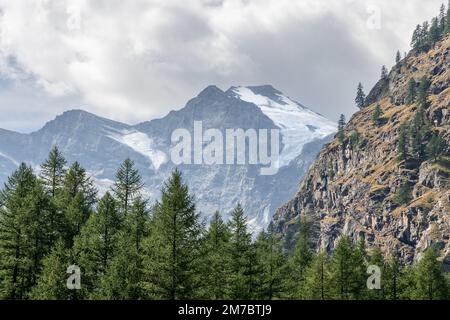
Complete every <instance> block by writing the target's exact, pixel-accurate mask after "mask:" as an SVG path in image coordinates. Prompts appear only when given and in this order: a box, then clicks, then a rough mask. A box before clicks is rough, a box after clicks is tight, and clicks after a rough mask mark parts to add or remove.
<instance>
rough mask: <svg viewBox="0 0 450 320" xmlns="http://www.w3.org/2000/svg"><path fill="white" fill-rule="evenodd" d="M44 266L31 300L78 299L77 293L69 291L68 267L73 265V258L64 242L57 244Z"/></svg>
mask: <svg viewBox="0 0 450 320" xmlns="http://www.w3.org/2000/svg"><path fill="white" fill-rule="evenodd" d="M42 265H43V268H42V273H41V274H40V276H39V279H38V281H37V284H36V286H35V287H34V288H33V290H32V292H31V295H30V298H31V299H35V300H70V299H74V298H76V297H77V292H76V291H74V290H69V289H67V285H66V283H67V278H68V274H67V267H69V266H70V265H71V256H70V252H69V250H68V249H67V248H66V247H65V244H64V242H63V241H58V242H56V244H55V246H54V247H53V249H52V251H51V253H50V254H48V255H47V256H46V257H45V258H44V259H43V262H42Z"/></svg>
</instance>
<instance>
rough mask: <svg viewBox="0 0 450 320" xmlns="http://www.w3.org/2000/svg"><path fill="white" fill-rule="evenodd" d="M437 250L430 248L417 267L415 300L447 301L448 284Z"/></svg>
mask: <svg viewBox="0 0 450 320" xmlns="http://www.w3.org/2000/svg"><path fill="white" fill-rule="evenodd" d="M437 258H438V255H437V252H436V249H434V248H433V247H430V248H428V249H427V250H426V251H425V253H424V254H423V257H422V259H421V260H420V261H419V263H418V264H417V266H416V269H415V270H416V277H415V279H416V286H415V290H414V298H415V299H419V300H443V299H447V297H448V295H447V293H448V284H447V281H446V279H445V277H444V275H443V271H442V263H441V262H439V261H438V260H437Z"/></svg>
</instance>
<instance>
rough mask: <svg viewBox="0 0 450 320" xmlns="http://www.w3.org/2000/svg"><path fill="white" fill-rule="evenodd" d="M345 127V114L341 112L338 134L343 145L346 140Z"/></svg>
mask: <svg viewBox="0 0 450 320" xmlns="http://www.w3.org/2000/svg"><path fill="white" fill-rule="evenodd" d="M344 128H345V116H344V115H343V114H341V116H340V118H339V122H338V134H337V136H338V139H339V142H340V143H341V145H343V144H344V141H345V132H344Z"/></svg>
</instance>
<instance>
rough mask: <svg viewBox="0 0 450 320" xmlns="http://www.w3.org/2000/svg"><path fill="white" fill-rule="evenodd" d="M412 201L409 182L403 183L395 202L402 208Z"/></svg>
mask: <svg viewBox="0 0 450 320" xmlns="http://www.w3.org/2000/svg"><path fill="white" fill-rule="evenodd" d="M411 199H412V196H411V188H410V186H409V184H408V183H407V182H405V183H403V184H402V185H401V186H400V188H399V190H398V191H397V193H396V194H395V196H394V202H395V203H396V204H398V205H400V206H402V205H406V204H408V203H409V202H410V201H411Z"/></svg>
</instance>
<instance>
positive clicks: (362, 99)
mask: <svg viewBox="0 0 450 320" xmlns="http://www.w3.org/2000/svg"><path fill="white" fill-rule="evenodd" d="M355 103H356V106H357V107H358V108H359V109H363V108H364V107H365V106H366V94H365V93H364V87H363V85H362V84H361V82H360V83H359V84H358V88H357V90H356V98H355Z"/></svg>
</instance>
